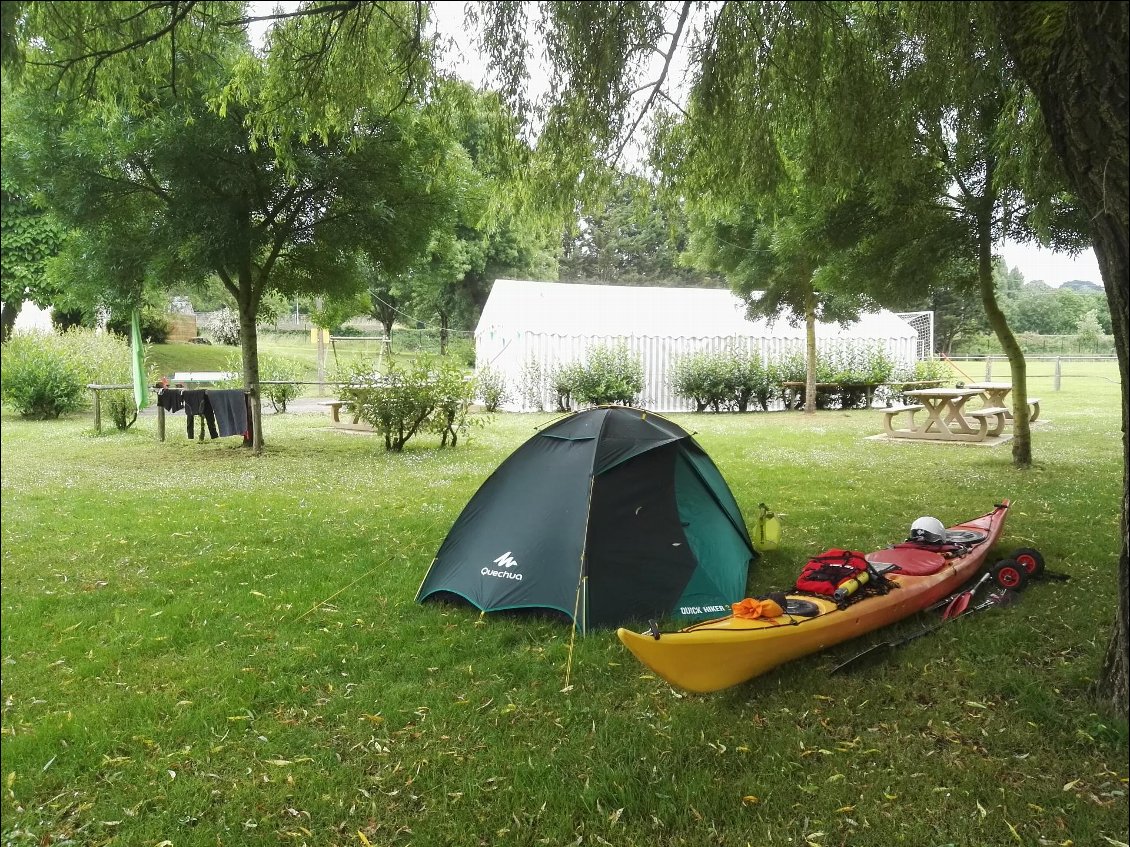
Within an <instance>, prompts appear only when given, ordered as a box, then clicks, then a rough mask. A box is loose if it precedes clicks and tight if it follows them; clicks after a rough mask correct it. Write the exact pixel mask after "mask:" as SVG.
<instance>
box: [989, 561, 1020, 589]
mask: <svg viewBox="0 0 1130 847" xmlns="http://www.w3.org/2000/svg"><path fill="white" fill-rule="evenodd" d="M990 573H991V574H992V575H993V582H995V583H996V584H997V585H999V586H1000V587H1001V588H1008V589H1011V590H1013V591H1022V590H1023V589H1024V586H1026V585H1027V584H1028V571H1027V570H1026V569H1025V568H1024V566H1023V565H1022V564H1020V563H1019V562H1017V561H1016V559H1001V560H1000V561H999V562H997V563H996V564H995V565H993V569H992V571H990Z"/></svg>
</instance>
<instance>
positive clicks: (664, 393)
mask: <svg viewBox="0 0 1130 847" xmlns="http://www.w3.org/2000/svg"><path fill="white" fill-rule="evenodd" d="M847 341H850V342H853V343H859V344H875V343H881V344H882V345H884V347H885V348H886V350H887V352H888V354H889V355H890V356H891V357H892V358H893V359H895V361H897V362H899V363H900V364H904V365H908V366H910V367H913V365H914V361H915V351H916V345H917V342H918V334H917V332H915V330H914V329H913V328H911V327H910V325H909V324H907V323H906V322H905V321H903V320H902V319H900V318H899V317H897V316H896V315H895V314H893V313H892V312H888V311H886V310H885V309H884V310H881V311H879V312H872V313H868V314H864V315H863V316H862V317H861V318H860V319H859V321H857V322H855V323H853V324H849V325H847V326H841V325H840V324H837V323H831V324H825V323H820V324H817V327H816V343H817V348H818V349H824V350H827V349H830V348H831V347H832V346H834V345H843V344H844V343H845V342H847ZM619 343H623V344H626V345H627V346H628V347H629V348H630V349H631V350H632V351H634V352H635V353H637V354H638V355H639V356H640V357H641V358H642V360H643V366H644V390H643V395H642V401H641V402H642V404H643V405H644V406H645V407H647V408H649V409H653V410H654V411H657V412H678V411H689V410H691V409H692V408H693V406H692V404H691V403H690V402H689V401H687V400H685V399H683V398H682V397H679V396H677V395H676V394H675V392H674V391H673V390H672V387H671V385H670V381H669V375H670V373H671V371H672V367H673V364H674V360H675V359H676V358H677V357H678V356H680V355H684V354H687V353H693V352H697V351H700V350H722V349H725V348H727V347H736V348H739V349H743V350H748V351H757V352H759V353H761V355H762V356H763V357H764V358H765V359H766V360H768V359H770V358H775V357H777V356H780V355H782V354H784V353H787V352H790V351H794V350H795V351H800V352H802V353H803V351H804V325H803V324H801V325H799V326H792V325H791V324H790V323H789V322H788V321H787V320H784V319H778V320H774V321H769V320H767V319H759V320H756V321H751V320H749V319H748V318H747V317H746V315H745V308H744V306H743V304H742V302H741V301H740V300H739V299H738V298H737V297H735V296H734V295H733V294H732V293H731V292H730V291H729V290H726V289H711V288H645V287H638V286H619V285H577V284H572V283H560V282H533V281H528V280H515V279H500V280H497V281H496V282H495V283H494V287H493V288H492V289H491V292H490V296H489V297H488V298H487V302H486V305H485V306H484V307H483V313H482V317H480V318H479V324H478V327H477V328H476V330H475V362H476V364H477V367H479V368H482V367H490V368H491V370H493V371H494V372H495V373H498V374H501V375H502V377H503V378H504V379H505V380H506V386H507V390H508V393H509V395H510V400H509V402H508V403H507V404H506V406H505V408H508V409H510V410H520V411H529V410H530V409H532V408H534V407H535V406H536V405H537V403H536V402H534V401H533V399H532V395H534V394H537V393H538V392H537V391H536V390H533V389H532V386H533V385H534V384H535V383H537V382H538V374H539V373H540V375H541V376H542V377H543V379H542V380H541V385H540V393H541V397H542V399H541V405H542V406H543V407H544V408H547V409H552V408H554V407H555V404H556V395H553V396H551V395H550V393H549V386H548V385H545V384H544V374H546V373H547V372H549V371H550V370H552V369H553V368H554V367H559V366H561V365H564V364H567V363H569V362H574V361H583V360H584V359H585V356H586V353H587V351H588V350H589V348H590V347H594V346H598V345H615V344H619Z"/></svg>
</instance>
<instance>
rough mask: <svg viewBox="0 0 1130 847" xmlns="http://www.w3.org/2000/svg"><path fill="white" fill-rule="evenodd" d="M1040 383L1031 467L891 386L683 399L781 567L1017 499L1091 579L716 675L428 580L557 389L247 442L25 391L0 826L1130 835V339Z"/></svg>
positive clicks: (453, 840) (776, 579) (1072, 841)
mask: <svg viewBox="0 0 1130 847" xmlns="http://www.w3.org/2000/svg"><path fill="white" fill-rule="evenodd" d="M1045 371H1046V374H1045V373H1044V372H1045ZM1006 375H1007V370H1006V369H1005V368H1004V367H1003V365H1002V364H1001V363H996V364H995V365H994V374H993V376H994V378H996V379H1000V378H1004V377H1005V376H1006ZM971 376H972V377H973V378H974V379H977V378H980V377H981V374H980V373H971ZM1030 390H1031V393H1032V394H1033V395H1035V396H1037V397H1040V398H1041V401H1042V403H1041V405H1042V414H1041V423H1040V424H1039V425H1038V426H1037V427H1035V428H1034V430H1033V443H1034V455H1035V461H1036V465H1035V467H1033V468H1032V469H1031V470H1028V471H1024V472H1021V471H1017V470H1015V469H1013V468H1012V466H1011V463H1010V453H1009V450H1008V448H1007V447H1001V448H974V447H966V446H960V445H942V444H910V443H908V444H889V443H876V442H870V441H866V440H864V438H865V436H867V435H871V434H874V433H877V432H879V430H880V428H881V416H880V415H879V413H878V412H867V411H858V412H846V413H845V412H822V413H819V414H817V415H816V416H815V417H805V416H804V415H803V414H801V413H770V414H750V415H744V416H737V415H715V416H711V415H697V416H696V415H677V416H672V417H673V418H674V419H675V420H676V421H678V422H679V423H681V424H682V425H684V426H685V427H687V428H688V429H690V430H691V431H693V432H696V433H697V435H696V437H697V439H698V440H699V442H700V443H701V444H702V445H703V447H704V448H705V449H706V450H707V451H708V452H709V453H710V454H711V455H712V457H713V458H714V460H715V462H716V463H717V464H718V466H719V468H720V469H721V471H722V473H723V474H724V475H725V477H726V478H727V480H728V481H729V483H730V485H731V487H732V489H733V491H734V493H735V496H736V497H737V499H738V502H739V504H740V505H741V506H742V508H743V510H744V512H745V515H746V517H747V519H751V518H752V517H753V516H754V515H755V514H756V507H757V504H758V503H759V502H761V501H765V502H767V503H768V504H770V506H771V507H772V508H773V509H774V510H775V511H776V512H777V513H778V514H780V515H781V516H782V519H783V523H784V544H783V546H782V547H781V549H779V550H778V551H775V552H773V553H771V554H768V555H766V556H765V557H764V558H763V559H762V560H761V562H760V563H759V564H758V566H757V568H756V569H755V570H754V572H753V573H752V575H751V586H752V587H753V588H755V589H758V590H767V589H769V588H780V587H785V586H787V585H789V584H790V583H791V581H792V580H793V579H794V578H795V575H796V573H797V571H798V570H799V568H800V566H801V564H802V563H803V561H804V560H805V558H807V556H808V555H810V554H812V553H816V552H819V551H820V550H822V549H824V548H826V547H830V546H842V547H854V548H860V549H865V550H866V549H872V548H875V547H880V546H883V545H885V544H886V543H888V542H891V541H895V540H901V538H902V537H903V536H904V535H905V533H906V531H907V528H908V527H909V525H910V522H911V521H912V520H913V519H914V518H916V517H918V516H920V515H924V514H930V515H935V516H937V517H939V518H940V519H942V521H943V522H945V523H952V522H954V521H956V520H959V519H961V518H965V517H971V516H974V515H978V514H981V513H982V512H985V511H987V510H989V509H990V508H991V507H992V505H993V503H994V502H996V501H997V500H999V499H1000V498H1002V497H1008V498H1011V499H1012V501H1013V504H1014V509H1013V510H1012V513H1011V515H1010V517H1009V521H1008V524H1007V525H1006V527H1005V532H1004V544H1003V545H1002V551H1007V550H1008V549H1011V548H1013V547H1020V546H1036V547H1039V548H1040V549H1041V550H1043V552H1044V553H1045V555H1046V557H1047V560H1048V566H1049V568H1052V569H1054V570H1057V571H1065V572H1068V573H1070V574H1071V576H1072V579H1071V581H1070V582H1067V583H1056V582H1041V583H1037V584H1035V585H1033V586H1032V587H1031V588H1030V589H1029V590H1028V591H1027V592H1026V593H1025V594H1024V595H1023V597H1022V599H1021V601H1020V602H1019V603H1018V604H1016V605H1014V606H1011V607H1008V608H1005V609H997V610H992V611H988V612H983V613H981V614H979V615H978V616H975V617H972V618H969V619H968V620H958V621H956V622H954V623H952V624H948V625H947V626H946V627H945V628H943V629H942V630H940V631H939V632H938V633H936V634H934V635H932V636H930V637H928V638H922V639H918V640H916V641H914V642H912V643H911V644H909V645H908V646H906V647H905V648H902V649H901V650H899V651H897V652H895V653H893V654H891V655H889V656H888V657H887V660H886V661H885V662H883V663H881V664H878V665H875V666H870V667H866V668H863V669H861V670H859V671H856V672H854V673H851V674H846V675H838V676H835V677H829V675H828V671H829V669H830V668H831V667H832V666H833V665H835V664H836V663H837V662H838V661H839V660H842V659H843V658H846V657H847V656H849V655H852V654H854V653H855V652H856V651H858V650H859V649H861V648H862V647H863V646H866V645H867V644H869V643H871V642H872V640H880V639H882V640H885V639H886V638H888V637H890V636H891V635H893V634H897V633H898V632H907V631H909V630H912V629H915V628H917V627H919V626H921V625H922V624H923V623H924V622H925V621H926V619H925V618H924V617H916V618H914V619H912V620H909V621H907V622H905V623H904V624H902V625H900V626H899V627H897V628H895V629H894V630H893V631H889V632H885V633H883V634H882V636H879V637H875V638H865V639H862V640H861V641H860V642H857V643H851V644H846V645H840V646H839V647H837V648H833V649H831V650H829V651H827V652H825V653H823V654H819V655H815V656H811V657H808V658H806V659H802V660H799V661H797V662H794V663H791V664H789V665H786V666H784V667H782V668H780V669H778V670H777V671H774V672H772V673H770V674H768V675H766V676H764V677H761V678H759V679H757V680H754V681H752V682H751V683H749V684H746V685H743V686H739V687H736V688H733V689H729V690H727V691H724V692H720V693H718V694H714V695H709V696H698V695H686V694H682V693H678V692H676V691H674V690H672V689H671V688H670V687H669V686H667V685H666V684H665V683H663V682H662V681H660V680H658V679H656V678H655V677H654V676H653V675H651V674H649V673H647V672H646V670H645V669H644V668H643V667H642V666H641V665H639V664H637V663H636V662H635V660H634V659H633V658H632V657H631V655H630V654H628V653H627V651H626V650H624V649H623V648H622V647H621V646H620V644H619V642H618V641H617V640H616V638H615V636H614V635H613V633H611V632H603V631H602V632H597V633H594V634H590V635H589V636H588V637H586V638H584V639H578V640H577V643H576V645H575V649H574V652H573V657H572V673H571V680H570V681H571V688H569V689H568V690H563V689H565V687H566V686H565V672H566V663H567V660H568V657H569V647H570V632H569V630H568V629H567V628H566V627H564V626H562V625H561V624H559V623H552V622H549V621H541V620H523V619H512V618H497V619H496V618H490V619H486V620H482V619H480V617H479V615H478V614H476V613H473V612H472V611H470V610H465V609H458V608H446V609H445V608H440V607H435V606H427V607H420V606H417V605H416V604H414V603H413V597H414V595H415V592H416V589H417V587H418V585H419V583H420V580H421V579H422V578H423V575H424V573H425V571H426V569H427V567H428V564H429V563H430V561H431V557H432V555H433V553H434V552H435V550H436V548H437V547H438V546H439V544H440V542H441V541H442V540H443V537H444V535H445V533H446V532H447V529H448V528H449V527H450V525H451V523H452V522H453V521H454V520H455V518H456V516H457V515H458V514H459V511H460V510H461V508H462V507H463V505H464V504H465V503H466V501H467V499H468V498H469V497H470V496H471V495H472V494H473V492H474V491H475V489H476V488H477V487H478V485H479V484H480V483H481V482H482V481H483V479H484V478H485V477H486V476H487V475H488V474H489V473H490V472H491V471H493V470H494V468H495V467H497V465H498V464H499V463H500V462H501V461H502V460H503V459H504V458H505V457H506V456H507V455H508V454H509V453H510V452H511V451H512V450H513V449H514V448H515V447H516V446H517V445H518V444H520V443H521V442H522V441H523V440H524V439H526V438H527V437H529V436H530V435H531V434H532V432H533V428H534V426H535V425H537V424H539V423H541V422H544V421H545V420H547V419H548V418H549V416H548V415H524V416H520V415H499V416H496V417H495V418H494V419H493V420H492V421H491V422H490V424H489V425H488V426H486V427H485V428H483V429H481V430H478V431H477V432H476V434H475V436H474V437H473V438H472V439H471V441H470V442H468V443H467V444H466V445H463V444H462V443H461V445H460V447H459V448H458V449H457V450H440V449H438V447H437V444H438V441H437V440H433V439H431V438H430V437H424V438H422V439H421V440H419V441H413V442H410V444H409V446H408V449H407V450H406V452H405V453H404V454H403V455H388V454H385V453H384V452H383V450H382V449H381V445H380V443H379V442H378V439H376V438H373V437H371V436H368V435H359V434H356V433H345V432H341V431H335V430H333V429H331V428H330V427H329V421H328V417H327V416H324V415H293V414H288V415H270V416H267V417H266V418H265V419H264V428H265V438H266V443H267V445H268V448H267V451H266V453H265V454H264V455H263V456H262V457H259V458H253V457H251V456H249V455H247V452H246V451H244V450H242V449H240V448H239V447H238V446H236V445H237V444H238V439H228V440H221V441H215V442H208V443H205V444H203V445H201V444H196V443H191V442H188V441H187V440H186V439H184V438H183V436H180V434H179V428H177V427H171V428H170V432H171V433H175V435H171V436H170V439H169V440H168V441H167V442H165V443H163V444H162V443H157V442H156V441H155V438H154V430H155V421H154V419H153V418H151V417H146V418H142V420H141V421H140V422H139V424H138V425H137V426H136V427H135V428H134V429H133V430H131V431H129V432H127V433H125V434H120V433H111V434H106V435H103V436H102V437H95V436H93V434H92V432H91V426H92V423H91V419H90V416H89V414H85V415H81V416H76V417H74V418H71V419H65V420H62V421H57V422H48V423H31V422H25V421H21V420H20V419H18V418H17V417H15V416H13V415H12V414H11V412H10V411H8V410H5V412H4V414H3V419H2V423H3V430H2V466H3V476H2V485H3V492H2V493H3V497H2V501H0V503H2V540H3V548H2V566H3V570H2V574H3V576H2V581H3V582H2V585H3V591H2V598H3V599H2V602H3V617H2V642H3V662H4V667H3V699H4V707H3V738H2V753H3V765H2V770H3V777H4V797H3V803H2V807H0V811H2V824H0V828H2V832H0V839H2V841H3V843H4V844H6V845H7V844H13V845H40V844H83V845H102V844H114V845H148V847H158V845H164V847H172V846H175V847H184V845H217V844H221V845H244V844H249V845H256V844H272V845H275V844H292V845H304V844H305V845H311V847H313V845H366V844H372V845H417V847H428V846H429V845H541V844H545V845H573V844H577V845H581V844H583V845H616V847H674V845H685V846H686V847H699V846H700V845H734V847H744V845H747V844H765V845H826V847H830V846H831V845H854V846H855V847H866V846H867V845H872V846H873V847H890V845H911V847H929V846H930V845H932V846H933V847H942V845H1033V846H1034V847H1035V846H1036V845H1063V847H1067V845H1077V847H1084V845H1088V846H1089V845H1096V847H1106V845H1119V844H1125V843H1126V842H1127V841H1128V836H1127V795H1126V792H1127V757H1128V745H1127V728H1126V721H1125V718H1110V717H1108V716H1104V715H1102V714H1098V713H1096V712H1095V709H1094V706H1093V703H1092V701H1091V700H1090V699H1089V696H1088V688H1089V686H1090V685H1091V684H1092V682H1093V680H1094V678H1095V676H1096V674H1097V672H1098V669H1099V664H1100V661H1101V657H1102V653H1103V649H1104V647H1105V644H1106V637H1107V632H1108V629H1109V626H1110V623H1111V621H1112V620H1113V616H1114V610H1115V605H1116V597H1115V592H1116V588H1115V573H1116V564H1117V558H1118V550H1119V503H1120V497H1121V493H1122V484H1123V480H1122V449H1121V440H1120V435H1119V427H1120V406H1119V404H1120V402H1121V401H1120V389H1119V386H1118V384H1117V368H1116V367H1115V366H1114V365H1113V364H1088V365H1084V364H1072V365H1071V366H1070V369H1069V366H1068V365H1066V364H1065V370H1064V376H1063V388H1062V390H1061V391H1059V392H1052V390H1051V368H1050V365H1049V366H1048V367H1046V368H1041V369H1039V371H1037V368H1035V367H1033V380H1032V385H1031V388H1030ZM178 436H179V437H178ZM545 484H547V485H552V484H553V481H552V480H546V481H545ZM323 601H326V602H323ZM319 604H321V605H319Z"/></svg>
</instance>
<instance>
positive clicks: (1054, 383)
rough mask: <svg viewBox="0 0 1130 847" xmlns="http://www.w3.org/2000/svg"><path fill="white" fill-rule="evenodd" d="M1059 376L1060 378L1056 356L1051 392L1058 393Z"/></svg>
mask: <svg viewBox="0 0 1130 847" xmlns="http://www.w3.org/2000/svg"><path fill="white" fill-rule="evenodd" d="M1060 376H1061V374H1060V369H1059V356H1056V357H1055V377H1054V378H1053V379H1052V391H1059V379H1060Z"/></svg>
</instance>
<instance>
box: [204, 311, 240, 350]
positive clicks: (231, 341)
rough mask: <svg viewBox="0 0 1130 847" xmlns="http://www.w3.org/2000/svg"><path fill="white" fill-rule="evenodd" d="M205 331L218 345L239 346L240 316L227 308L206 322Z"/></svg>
mask: <svg viewBox="0 0 1130 847" xmlns="http://www.w3.org/2000/svg"><path fill="white" fill-rule="evenodd" d="M203 329H204V332H205V333H207V334H208V335H210V336H212V339H213V340H214V341H216V342H217V343H218V344H228V345H232V346H236V345H238V344H239V315H237V314H236V313H235V312H234V311H232V310H231V309H229V308H228V307H227V306H224V307H223V308H222V309H220V310H218V311H216V312H213V313H212V314H211V316H209V318H208V320H207V321H205V323H204V327H203Z"/></svg>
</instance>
